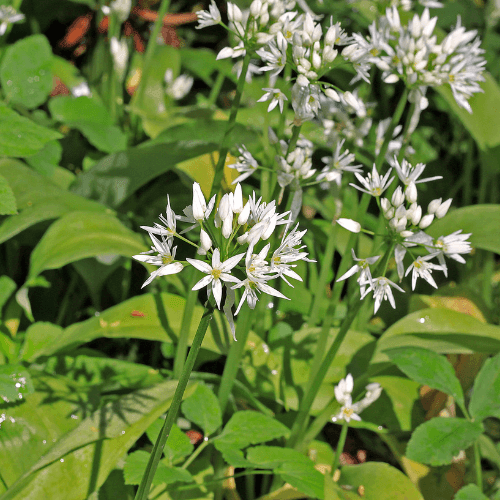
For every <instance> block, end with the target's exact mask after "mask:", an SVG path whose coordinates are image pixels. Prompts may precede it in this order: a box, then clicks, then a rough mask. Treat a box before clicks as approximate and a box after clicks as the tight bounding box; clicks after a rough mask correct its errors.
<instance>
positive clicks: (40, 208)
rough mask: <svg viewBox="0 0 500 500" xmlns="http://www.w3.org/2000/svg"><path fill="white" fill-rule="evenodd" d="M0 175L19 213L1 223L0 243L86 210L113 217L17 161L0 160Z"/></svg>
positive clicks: (92, 202)
mask: <svg viewBox="0 0 500 500" xmlns="http://www.w3.org/2000/svg"><path fill="white" fill-rule="evenodd" d="M0 113H1V107H0ZM0 122H1V120H0ZM0 127H1V126H0ZM1 137H2V134H1V132H0V138H1ZM0 140H1V139H0ZM0 175H3V176H4V177H5V178H6V179H7V181H8V182H9V184H10V186H11V188H12V190H13V191H14V195H15V197H16V201H17V209H18V210H19V214H18V215H13V216H10V217H7V218H5V219H4V220H3V221H1V223H0V243H2V242H4V241H6V240H8V239H9V238H12V237H13V236H15V235H16V234H18V233H20V232H21V231H24V230H25V229H26V228H28V227H30V226H32V225H34V224H37V223H38V222H41V221H44V220H50V219H57V218H58V217H61V216H62V215H64V214H66V213H68V212H72V211H76V210H78V211H82V210H87V211H89V212H92V213H96V212H101V213H104V212H108V213H112V212H111V210H110V209H107V208H106V207H105V206H104V205H101V204H99V203H96V202H95V201H91V200H86V199H85V198H82V197H81V196H77V195H75V194H73V193H68V192H67V191H66V190H63V189H61V188H59V187H57V186H56V185H54V183H52V182H51V181H50V180H49V179H47V178H46V177H44V176H41V175H40V174H38V173H37V172H34V171H33V170H32V169H31V168H29V167H27V166H26V165H24V164H23V163H21V162H20V161H18V160H10V159H4V160H0ZM91 217H92V215H91Z"/></svg>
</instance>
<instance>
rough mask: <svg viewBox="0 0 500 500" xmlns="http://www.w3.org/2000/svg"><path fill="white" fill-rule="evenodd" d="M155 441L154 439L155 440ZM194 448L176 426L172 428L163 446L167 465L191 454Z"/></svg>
mask: <svg viewBox="0 0 500 500" xmlns="http://www.w3.org/2000/svg"><path fill="white" fill-rule="evenodd" d="M155 441H156V439H155ZM193 449H194V446H193V445H192V444H191V441H190V440H189V438H188V437H187V436H186V434H184V432H182V431H181V430H180V429H179V427H178V426H177V425H174V426H173V427H172V430H171V431H170V434H169V435H168V439H167V442H166V444H165V449H164V453H165V459H166V460H167V461H168V463H169V464H174V463H176V462H178V461H179V460H180V459H182V458H184V457H185V456H187V455H190V454H191V453H193Z"/></svg>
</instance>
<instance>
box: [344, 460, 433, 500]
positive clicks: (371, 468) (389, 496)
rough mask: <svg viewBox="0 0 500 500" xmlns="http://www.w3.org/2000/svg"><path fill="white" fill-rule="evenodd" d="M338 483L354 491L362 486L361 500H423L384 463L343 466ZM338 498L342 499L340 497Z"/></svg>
mask: <svg viewBox="0 0 500 500" xmlns="http://www.w3.org/2000/svg"><path fill="white" fill-rule="evenodd" d="M339 483H340V485H342V486H345V487H346V488H347V487H350V489H351V488H352V490H354V491H357V490H358V488H359V487H360V486H362V487H363V490H364V494H363V497H362V498H363V500H394V499H396V498H397V499H404V500H424V498H423V496H422V495H421V493H420V492H419V491H418V490H417V488H416V487H415V486H414V485H413V483H412V482H411V481H410V479H408V477H406V476H405V475H404V474H403V473H402V472H401V471H399V470H398V469H396V468H394V467H392V466H391V465H389V464H386V463H381V462H366V463H364V464H360V465H345V466H344V467H342V468H341V472H340V480H339ZM339 496H340V495H339ZM340 498H343V497H342V496H340ZM349 498H350V497H349Z"/></svg>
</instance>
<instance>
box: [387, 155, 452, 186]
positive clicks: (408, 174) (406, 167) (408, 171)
mask: <svg viewBox="0 0 500 500" xmlns="http://www.w3.org/2000/svg"><path fill="white" fill-rule="evenodd" d="M391 165H392V166H393V167H394V170H396V173H397V174H398V177H399V179H400V180H401V182H402V183H403V184H404V185H405V186H409V185H410V184H411V183H414V184H418V183H420V182H429V181H436V180H438V179H442V178H443V176H441V175H436V176H434V177H427V178H425V179H420V180H417V179H418V178H419V177H420V176H421V175H422V172H423V171H424V169H425V164H424V163H417V164H416V165H415V166H414V167H413V166H412V164H411V163H409V162H408V161H406V160H405V159H403V161H402V162H401V165H400V164H399V162H398V159H397V157H396V156H394V159H393V161H391Z"/></svg>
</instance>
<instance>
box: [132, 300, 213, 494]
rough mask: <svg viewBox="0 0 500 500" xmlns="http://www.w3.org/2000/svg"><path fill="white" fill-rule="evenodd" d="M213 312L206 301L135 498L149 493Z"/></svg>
mask: <svg viewBox="0 0 500 500" xmlns="http://www.w3.org/2000/svg"><path fill="white" fill-rule="evenodd" d="M213 312H214V308H213V307H212V306H211V305H210V304H209V303H208V302H207V303H206V304H205V312H204V313H203V316H202V318H201V320H200V324H199V325H198V329H197V330H196V335H195V336H194V339H193V343H192V344H191V350H190V351H189V355H188V357H187V360H186V363H185V365H184V368H183V370H182V373H181V376H180V378H179V382H178V384H177V388H176V389H175V393H174V397H173V399H172V404H171V405H170V409H169V410H168V413H167V418H166V419H165V422H164V424H163V427H162V429H161V431H160V434H159V436H158V439H157V440H156V443H155V445H154V447H153V451H152V453H151V456H150V457H149V462H148V465H147V467H146V470H145V472H144V476H143V477H142V479H141V484H140V485H139V489H138V490H137V494H136V496H135V500H146V499H147V497H148V495H149V490H150V488H151V483H152V482H153V478H154V475H155V472H156V469H157V467H158V463H159V462H160V459H161V455H162V453H163V448H164V447H165V444H166V442H167V439H168V436H169V434H170V431H171V430H172V426H173V425H174V422H175V420H176V419H177V414H178V413H179V408H180V406H181V402H182V397H183V395H184V391H185V390H186V386H187V383H188V381H189V377H190V375H191V371H192V370H193V367H194V363H195V361H196V358H197V357H198V353H199V351H200V348H201V344H202V342H203V338H204V337H205V333H206V332H207V329H208V325H209V324H210V321H211V319H212V316H213Z"/></svg>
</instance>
